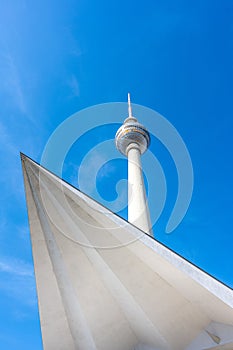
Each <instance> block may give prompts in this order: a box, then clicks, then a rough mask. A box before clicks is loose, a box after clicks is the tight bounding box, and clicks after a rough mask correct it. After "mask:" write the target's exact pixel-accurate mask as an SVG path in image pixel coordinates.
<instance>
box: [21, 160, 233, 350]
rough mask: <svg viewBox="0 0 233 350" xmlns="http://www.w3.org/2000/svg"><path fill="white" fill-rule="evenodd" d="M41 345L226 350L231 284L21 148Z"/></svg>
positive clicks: (230, 342) (231, 323) (232, 325)
mask: <svg viewBox="0 0 233 350" xmlns="http://www.w3.org/2000/svg"><path fill="white" fill-rule="evenodd" d="M22 166H23V173H24V182H25V190H26V199H27V207H28V215H29V223H30V232H31V241H32V249H33V259H34V267H35V277H36V285H37V294H38V304H39V313H40V322H41V330H42V338H43V347H44V350H52V349H56V350H58V349H59V350H67V349H69V350H74V349H76V350H92V349H98V350H109V349H111V350H168V349H170V350H171V349H172V350H200V349H215V350H218V349H221V350H223V349H224V350H232V348H233V291H232V289H230V288H228V287H227V286H225V285H223V284H222V283H221V282H219V281H217V280H216V279H214V278H213V277H211V276H209V275H208V274H207V273H205V272H203V271H201V270H200V269H199V268H197V267H196V266H194V265H192V264H191V263H189V262H188V261H186V260H185V259H183V258H182V257H180V256H179V255H177V254H175V253H174V252H172V251H171V250H170V249H168V248H166V247H165V246H163V245H162V244H160V243H159V242H157V241H156V240H155V239H153V238H152V237H150V236H149V235H147V234H146V233H144V232H143V231H141V230H140V229H138V228H136V227H135V226H133V225H131V224H130V223H128V222H126V221H125V220H123V219H122V218H120V217H118V216H117V215H116V214H114V213H112V212H111V211H109V210H108V209H106V208H104V207H103V206H102V205H100V204H99V203H97V202H95V201H94V200H92V199H91V198H89V197H88V196H86V195H85V194H83V193H82V192H80V191H78V190H77V189H74V188H73V187H72V186H70V185H69V184H67V183H65V182H64V181H62V180H61V179H59V178H58V177H56V176H55V175H53V174H51V173H50V172H49V171H48V170H46V169H44V168H42V167H41V166H39V165H38V164H36V163H35V162H33V161H32V160H30V159H29V158H27V157H26V156H24V155H22Z"/></svg>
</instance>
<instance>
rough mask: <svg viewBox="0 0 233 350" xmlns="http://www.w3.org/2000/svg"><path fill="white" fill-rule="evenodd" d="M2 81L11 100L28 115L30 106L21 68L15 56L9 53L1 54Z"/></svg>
mask: <svg viewBox="0 0 233 350" xmlns="http://www.w3.org/2000/svg"><path fill="white" fill-rule="evenodd" d="M0 73H1V81H2V82H3V84H2V88H3V89H4V90H5V93H6V94H7V95H8V96H9V97H10V99H11V102H12V103H13V104H14V105H15V107H16V108H17V109H18V110H19V111H20V112H21V113H23V114H25V115H28V108H27V103H26V98H25V94H24V91H23V86H22V81H21V79H20V75H19V70H18V69H17V66H16V63H15V60H14V58H13V56H12V55H11V54H9V53H7V54H5V55H2V56H1V71H0Z"/></svg>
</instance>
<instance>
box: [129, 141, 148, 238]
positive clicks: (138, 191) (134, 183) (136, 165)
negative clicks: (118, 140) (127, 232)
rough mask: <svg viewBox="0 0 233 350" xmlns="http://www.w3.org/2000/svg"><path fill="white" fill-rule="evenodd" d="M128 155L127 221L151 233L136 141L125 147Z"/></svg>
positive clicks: (139, 152) (139, 153)
mask: <svg viewBox="0 0 233 350" xmlns="http://www.w3.org/2000/svg"><path fill="white" fill-rule="evenodd" d="M127 156H128V221H129V222H131V223H132V224H134V225H135V226H137V227H138V228H140V229H141V230H143V231H144V232H147V233H150V234H151V222H150V215H149V210H148V205H147V199H146V193H145V185H144V179H143V173H142V166H141V151H140V148H139V146H138V145H137V144H136V143H131V144H129V146H128V147H127Z"/></svg>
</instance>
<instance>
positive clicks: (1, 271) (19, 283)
mask: <svg viewBox="0 0 233 350" xmlns="http://www.w3.org/2000/svg"><path fill="white" fill-rule="evenodd" d="M0 276H1V279H0V291H1V292H2V293H4V294H6V295H7V296H8V297H11V298H13V299H16V300H17V302H20V303H22V304H24V305H26V306H30V307H32V306H33V307H34V306H35V305H36V291H35V283H34V274H33V268H32V265H30V264H29V263H27V262H25V261H23V260H20V259H15V258H11V257H5V258H3V257H1V259H0Z"/></svg>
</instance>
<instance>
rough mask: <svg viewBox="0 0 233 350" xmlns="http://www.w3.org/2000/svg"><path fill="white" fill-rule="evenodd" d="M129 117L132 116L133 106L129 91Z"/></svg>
mask: <svg viewBox="0 0 233 350" xmlns="http://www.w3.org/2000/svg"><path fill="white" fill-rule="evenodd" d="M128 114H129V116H128V118H132V116H133V115H132V107H131V101H130V93H129V92H128Z"/></svg>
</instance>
